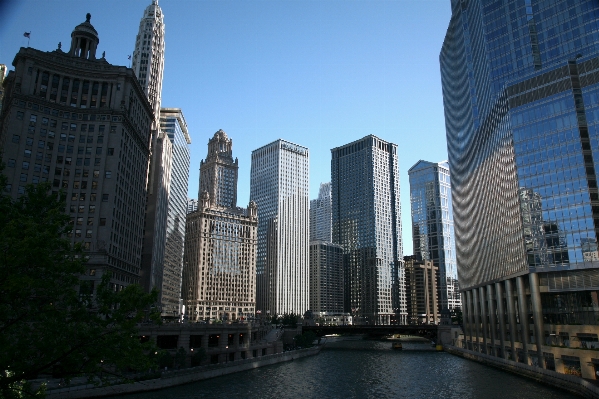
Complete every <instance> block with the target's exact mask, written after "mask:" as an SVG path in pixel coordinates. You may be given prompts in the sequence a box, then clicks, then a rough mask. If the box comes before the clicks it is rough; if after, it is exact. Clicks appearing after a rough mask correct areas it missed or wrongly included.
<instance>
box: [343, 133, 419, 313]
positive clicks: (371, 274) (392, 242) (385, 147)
mask: <svg viewBox="0 0 599 399" xmlns="http://www.w3.org/2000/svg"><path fill="white" fill-rule="evenodd" d="M331 155H332V160H331V196H332V209H333V212H332V220H333V242H334V243H335V244H339V245H341V246H342V247H343V253H344V269H345V276H344V277H345V278H344V284H345V290H344V291H345V292H344V295H345V300H344V303H345V305H344V306H345V311H346V312H351V313H352V316H353V319H354V322H355V323H356V324H390V323H402V324H405V322H406V316H407V313H406V303H405V289H404V280H403V278H404V273H403V258H402V254H403V247H402V240H401V207H400V202H399V168H398V157H397V145H396V144H392V143H388V142H386V141H384V140H381V139H379V138H378V137H376V136H373V135H369V136H366V137H364V138H362V139H360V140H357V141H354V142H352V143H349V144H346V145H344V146H341V147H337V148H333V149H332V150H331Z"/></svg>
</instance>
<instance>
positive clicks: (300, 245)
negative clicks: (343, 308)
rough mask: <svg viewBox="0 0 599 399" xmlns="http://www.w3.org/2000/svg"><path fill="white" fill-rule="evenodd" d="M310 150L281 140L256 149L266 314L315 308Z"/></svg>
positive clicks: (254, 196)
mask: <svg viewBox="0 0 599 399" xmlns="http://www.w3.org/2000/svg"><path fill="white" fill-rule="evenodd" d="M308 173H309V154H308V149H307V148H306V147H302V146H300V145H297V144H293V143H290V142H288V141H285V140H277V141H274V142H272V143H270V144H267V145H265V146H264V147H260V148H258V149H257V150H254V151H252V171H251V182H250V199H251V200H252V201H255V202H256V204H257V205H258V209H259V211H260V218H259V224H258V257H257V261H256V273H257V276H256V287H257V292H256V308H257V309H258V310H259V311H261V312H262V314H263V315H265V314H271V315H273V314H277V315H278V314H282V313H291V312H294V313H299V314H303V313H304V312H305V311H306V310H308V308H309V285H308V284H309V283H308V279H309V273H310V271H309V259H308V258H309V249H308V238H309V227H308V224H309V211H308V204H309V199H308V198H309V197H308V195H309V192H308V191H309V177H308Z"/></svg>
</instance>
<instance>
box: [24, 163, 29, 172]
mask: <svg viewBox="0 0 599 399" xmlns="http://www.w3.org/2000/svg"><path fill="white" fill-rule="evenodd" d="M23 169H25V170H29V162H27V161H23Z"/></svg>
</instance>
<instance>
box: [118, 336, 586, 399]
mask: <svg viewBox="0 0 599 399" xmlns="http://www.w3.org/2000/svg"><path fill="white" fill-rule="evenodd" d="M403 346H404V350H403V351H394V350H392V349H391V343H390V342H382V341H365V340H344V339H333V340H331V339H329V340H328V342H327V343H326V344H325V347H324V349H323V350H322V351H321V352H320V354H318V355H316V356H311V357H306V358H302V359H298V360H295V361H291V362H286V363H279V364H276V365H272V366H267V367H262V368H258V369H254V370H251V371H244V372H239V373H235V374H229V375H226V376H223V377H218V378H213V379H210V380H205V381H199V382H195V383H191V384H187V385H182V386H178V387H173V388H168V389H164V390H161V391H155V392H146V393H143V394H132V395H125V396H118V397H115V399H142V398H143V399H200V398H202V399H204V398H252V399H262V398H273V399H274V398H276V399H287V398H301V399H311V398H377V399H379V398H380V399H386V398H427V399H432V398H460V399H464V398H485V399H490V398H502V399H503V398H514V399H515V398H518V399H521V398H526V399H537V398H538V399H541V398H542V399H551V398H556V399H557V398H560V399H569V398H578V396H575V395H573V394H570V393H568V392H566V391H562V390H559V389H557V388H552V387H550V386H547V385H543V384H540V383H537V382H535V381H532V380H529V379H527V378H524V377H519V376H517V375H514V374H511V373H507V372H504V371H501V370H497V369H494V368H492V367H488V366H484V365H481V364H479V363H476V362H473V361H470V360H466V359H463V358H460V357H457V356H453V355H450V354H448V353H445V352H435V351H433V350H431V347H430V345H429V344H424V343H417V342H406V343H404V344H403Z"/></svg>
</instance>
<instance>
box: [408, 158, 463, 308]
mask: <svg viewBox="0 0 599 399" xmlns="http://www.w3.org/2000/svg"><path fill="white" fill-rule="evenodd" d="M408 175H409V176H410V205H411V208H412V243H413V249H414V256H416V258H417V259H422V260H431V261H432V262H433V264H434V265H435V266H436V267H438V268H439V311H441V310H442V309H449V310H456V309H459V308H461V305H462V303H461V299H460V294H459V292H458V289H459V287H458V280H457V278H458V276H457V270H456V264H455V241H454V240H455V239H454V232H453V214H452V206H451V182H450V174H449V164H448V163H447V161H443V162H437V163H433V162H427V161H422V160H420V161H418V162H416V164H415V165H414V166H412V167H411V168H410V170H409V171H408Z"/></svg>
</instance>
